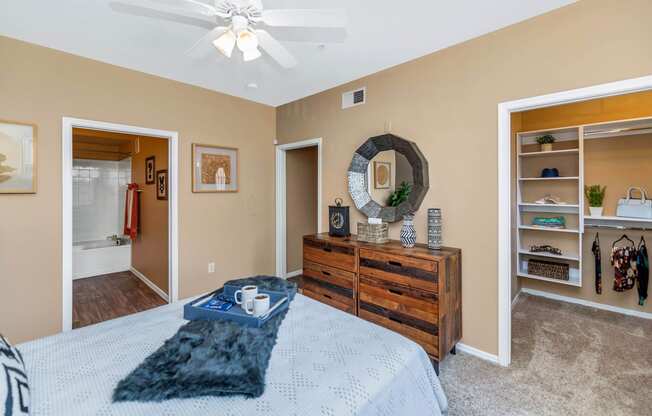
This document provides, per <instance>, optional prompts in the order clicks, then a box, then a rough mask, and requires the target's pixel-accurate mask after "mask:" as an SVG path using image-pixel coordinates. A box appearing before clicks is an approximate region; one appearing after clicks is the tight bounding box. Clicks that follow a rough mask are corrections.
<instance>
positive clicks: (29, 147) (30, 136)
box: [0, 120, 37, 194]
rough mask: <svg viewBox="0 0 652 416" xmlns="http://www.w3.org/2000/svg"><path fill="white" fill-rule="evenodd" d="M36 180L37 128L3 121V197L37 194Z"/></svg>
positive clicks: (0, 132) (0, 181)
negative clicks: (7, 195)
mask: <svg viewBox="0 0 652 416" xmlns="http://www.w3.org/2000/svg"><path fill="white" fill-rule="evenodd" d="M36 179H37V177H36V126H35V125H34V124H26V123H18V122H14V121H2V120H0V194H34V193H36Z"/></svg>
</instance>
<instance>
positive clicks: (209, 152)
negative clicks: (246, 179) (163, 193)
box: [192, 144, 239, 192]
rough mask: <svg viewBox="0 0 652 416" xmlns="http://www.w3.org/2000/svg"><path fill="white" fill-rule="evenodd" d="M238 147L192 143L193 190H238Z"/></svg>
mask: <svg viewBox="0 0 652 416" xmlns="http://www.w3.org/2000/svg"><path fill="white" fill-rule="evenodd" d="M238 164H239V161H238V149H234V148H231V147H223V146H213V145H206V144H193V145H192V169H193V172H192V191H193V192H238V181H239V177H238Z"/></svg>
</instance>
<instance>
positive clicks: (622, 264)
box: [611, 235, 638, 292]
mask: <svg viewBox="0 0 652 416" xmlns="http://www.w3.org/2000/svg"><path fill="white" fill-rule="evenodd" d="M623 239H626V240H627V241H628V242H629V243H630V245H628V246H625V247H617V246H616V243H618V242H619V241H621V240H623ZM637 257H638V253H637V250H636V247H635V245H634V242H633V241H632V240H630V239H629V238H628V237H627V236H626V235H623V236H622V237H621V238H620V239H619V240H617V241H616V242H614V244H613V247H612V250H611V265H612V266H614V274H615V276H614V277H615V278H614V290H615V291H616V292H624V291H626V290H630V289H632V288H633V287H634V284H635V283H636V279H637V277H638V269H637V267H636V260H637Z"/></svg>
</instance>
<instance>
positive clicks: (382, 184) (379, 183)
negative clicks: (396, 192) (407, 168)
mask: <svg viewBox="0 0 652 416" xmlns="http://www.w3.org/2000/svg"><path fill="white" fill-rule="evenodd" d="M391 178H392V164H391V163H390V162H374V188H375V189H389V188H390V187H391V186H392V180H391Z"/></svg>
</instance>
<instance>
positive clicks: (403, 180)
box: [347, 134, 429, 222]
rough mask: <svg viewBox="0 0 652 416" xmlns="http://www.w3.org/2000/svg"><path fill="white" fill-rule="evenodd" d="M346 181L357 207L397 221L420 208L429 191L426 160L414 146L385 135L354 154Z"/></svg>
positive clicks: (387, 219) (372, 139)
mask: <svg viewBox="0 0 652 416" xmlns="http://www.w3.org/2000/svg"><path fill="white" fill-rule="evenodd" d="M347 178H348V181H349V194H351V198H353V203H354V204H355V206H356V208H358V209H359V210H360V211H362V213H364V214H365V215H366V216H367V217H375V218H382V220H383V221H386V222H396V221H399V220H400V219H401V218H403V215H405V214H409V213H413V212H415V211H416V210H417V209H419V207H420V206H421V202H422V201H423V198H424V197H425V196H426V192H428V188H429V184H428V161H427V160H426V158H425V157H424V156H423V153H421V151H420V150H419V147H418V146H417V145H416V144H415V143H413V142H411V141H409V140H405V139H403V138H400V137H398V136H395V135H393V134H384V135H382V136H376V137H372V138H370V139H368V140H367V141H366V142H365V143H364V144H363V145H362V146H360V147H359V148H358V150H356V151H355V153H354V154H353V159H352V160H351V165H350V166H349V171H348V173H347Z"/></svg>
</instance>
